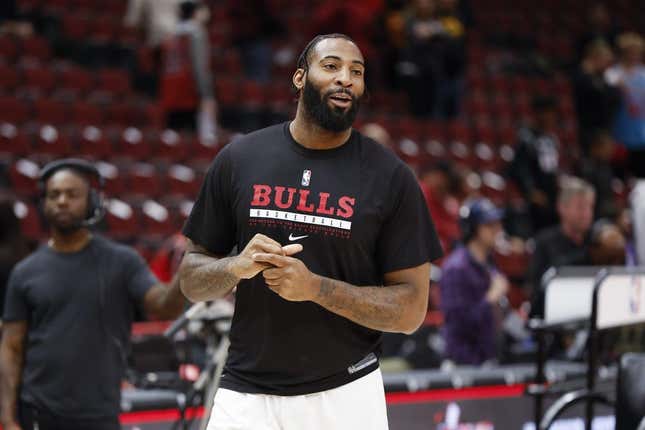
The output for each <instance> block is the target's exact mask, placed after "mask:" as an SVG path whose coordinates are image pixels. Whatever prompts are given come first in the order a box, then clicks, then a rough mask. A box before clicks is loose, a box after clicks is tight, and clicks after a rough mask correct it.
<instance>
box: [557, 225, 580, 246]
mask: <svg viewBox="0 0 645 430" xmlns="http://www.w3.org/2000/svg"><path fill="white" fill-rule="evenodd" d="M561 228H562V233H564V235H565V236H566V237H568V238H569V239H570V240H571V241H572V242H573V243H575V244H576V245H581V244H582V242H584V240H585V235H584V233H581V232H579V231H578V230H576V229H575V228H573V227H571V226H570V225H568V224H562V225H561Z"/></svg>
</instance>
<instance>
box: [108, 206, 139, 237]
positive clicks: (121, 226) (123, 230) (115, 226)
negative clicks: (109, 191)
mask: <svg viewBox="0 0 645 430" xmlns="http://www.w3.org/2000/svg"><path fill="white" fill-rule="evenodd" d="M105 219H106V223H107V225H108V233H109V235H110V236H112V237H113V238H115V239H119V240H125V239H129V238H133V237H135V236H138V235H139V233H140V226H139V218H138V217H137V213H136V212H135V210H134V209H133V208H132V206H131V205H130V204H128V203H126V202H124V201H122V200H119V199H116V198H112V199H110V200H109V202H108V204H107V210H106V213H105Z"/></svg>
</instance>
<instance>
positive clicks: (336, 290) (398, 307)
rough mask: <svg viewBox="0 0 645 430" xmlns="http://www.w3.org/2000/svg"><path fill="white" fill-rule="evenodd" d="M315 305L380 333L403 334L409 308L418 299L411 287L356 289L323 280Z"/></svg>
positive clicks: (337, 282) (404, 285) (349, 285)
mask: <svg viewBox="0 0 645 430" xmlns="http://www.w3.org/2000/svg"><path fill="white" fill-rule="evenodd" d="M320 278H321V280H320V292H319V294H318V297H317V298H316V300H315V301H316V302H317V303H318V304H319V305H321V306H323V307H324V308H326V309H327V310H329V311H331V312H334V313H336V314H338V315H341V316H344V317H345V318H348V319H350V320H352V321H354V322H355V323H357V324H360V325H363V326H365V327H368V328H371V329H374V330H380V331H400V330H401V329H402V326H403V324H404V320H405V315H406V312H407V311H408V307H409V305H412V304H413V303H414V301H415V299H416V296H417V293H416V290H415V288H414V287H413V286H412V285H409V284H397V285H388V286H387V287H376V286H375V287H357V286H354V285H351V284H348V283H346V282H342V281H337V280H335V279H330V278H325V277H322V276H321V277H320Z"/></svg>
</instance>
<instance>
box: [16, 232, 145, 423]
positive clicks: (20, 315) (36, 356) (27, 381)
mask: <svg viewBox="0 0 645 430" xmlns="http://www.w3.org/2000/svg"><path fill="white" fill-rule="evenodd" d="M156 282H157V280H156V278H155V277H154V275H152V273H151V272H150V270H149V269H148V267H147V266H146V264H145V262H144V261H143V259H142V258H141V257H140V256H139V254H137V253H136V252H135V251H134V250H133V249H131V248H128V247H126V246H123V245H120V244H116V243H114V242H112V241H109V240H107V239H105V238H101V237H95V238H93V239H92V240H91V241H90V243H89V244H88V246H86V247H85V248H83V249H82V250H81V251H79V252H74V253H60V252H56V251H53V250H52V249H51V248H49V247H47V246H42V247H41V248H39V249H38V250H37V251H36V252H34V253H33V254H31V255H30V256H29V257H27V258H26V259H25V260H23V261H22V262H20V263H19V264H17V265H16V267H15V269H14V270H13V272H12V273H11V276H10V278H9V286H8V290H7V298H6V303H5V308H4V320H6V321H27V322H28V325H29V328H28V332H27V339H26V346H25V360H24V368H23V373H22V387H21V393H20V398H21V399H22V400H23V401H26V402H29V403H31V404H33V405H34V406H36V407H39V408H42V409H44V410H47V411H50V412H52V413H54V414H56V415H59V416H63V417H69V418H79V419H83V418H102V417H113V416H115V415H117V414H118V413H119V410H120V394H121V386H120V385H121V378H122V376H123V371H124V365H125V362H124V359H125V354H126V352H127V347H128V345H129V338H130V328H131V323H132V319H133V315H134V311H135V306H138V307H142V305H143V297H144V296H145V294H146V292H147V291H148V289H149V288H150V287H152V286H153V285H154V284H155V283H156Z"/></svg>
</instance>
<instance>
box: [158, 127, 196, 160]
mask: <svg viewBox="0 0 645 430" xmlns="http://www.w3.org/2000/svg"><path fill="white" fill-rule="evenodd" d="M150 134H151V136H150V138H151V141H152V142H153V147H154V150H153V153H154V157H155V158H158V159H162V160H167V161H168V162H175V163H176V162H179V161H182V160H184V159H185V158H186V157H187V156H188V142H187V141H186V139H184V138H183V136H182V135H180V134H179V133H177V132H176V131H174V130H163V131H161V132H160V133H156V132H151V133H150Z"/></svg>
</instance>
